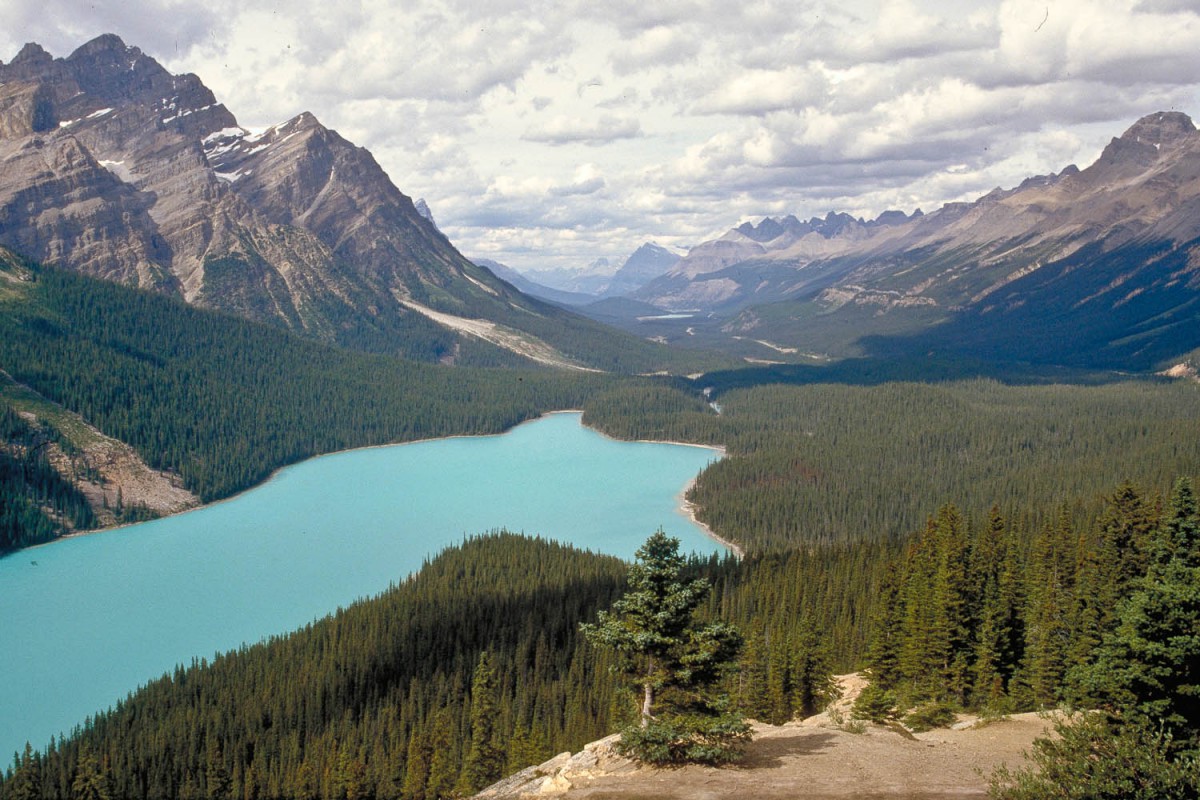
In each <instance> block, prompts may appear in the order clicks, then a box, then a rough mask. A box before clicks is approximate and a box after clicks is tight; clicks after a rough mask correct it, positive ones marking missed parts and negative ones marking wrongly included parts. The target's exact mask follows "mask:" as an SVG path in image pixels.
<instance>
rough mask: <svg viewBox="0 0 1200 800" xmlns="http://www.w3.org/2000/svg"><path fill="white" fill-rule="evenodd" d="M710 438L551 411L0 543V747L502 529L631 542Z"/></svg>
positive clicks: (655, 517) (680, 518) (691, 540)
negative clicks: (47, 536) (143, 514)
mask: <svg viewBox="0 0 1200 800" xmlns="http://www.w3.org/2000/svg"><path fill="white" fill-rule="evenodd" d="M719 457H720V454H719V453H718V452H717V451H714V450H711V449H707V448H698V447H689V446H684V445H671V444H649V443H640V442H638V443H635V442H619V441H615V440H612V439H609V438H607V437H604V436H602V435H600V434H598V433H596V432H595V431H592V430H589V429H587V428H584V427H583V426H582V425H581V424H580V415H579V414H577V413H563V414H552V415H549V416H546V417H543V418H541V419H539V420H535V421H532V422H528V423H526V424H524V425H520V426H518V427H517V428H515V429H513V430H512V431H510V432H508V433H506V434H503V435H500V436H486V437H462V438H451V439H438V440H433V441H426V442H417V443H412V444H404V445H395V446H389V447H379V448H369V449H364V450H353V451H349V452H344V453H336V454H333V455H328V456H322V457H320V458H315V459H312V460H309V461H306V462H304V463H302V464H298V465H295V466H292V467H289V468H287V469H284V470H282V471H280V472H279V473H277V474H276V475H275V476H274V477H273V478H272V479H271V480H269V481H267V482H266V483H265V484H263V485H262V486H259V487H257V488H255V489H253V490H251V491H248V492H245V493H244V494H241V495H239V496H237V497H235V498H233V499H231V500H228V501H225V502H222V503H217V504H215V505H211V506H207V507H205V508H201V509H197V510H195V511H190V512H187V513H185V514H180V515H177V516H174V517H170V518H167V519H161V520H155V521H153V522H147V523H142V524H139V525H132V526H129V527H126V528H121V529H117V530H112V531H105V532H102V533H96V534H92V535H87V536H80V537H76V538H72V539H67V540H63V541H59V542H55V543H53V544H49V545H45V546H42V547H37V548H32V549H28V550H22V551H19V552H17V553H15V554H12V555H9V556H7V557H5V558H0V643H2V644H0V756H2V757H3V763H4V765H5V766H7V764H8V763H11V761H10V760H9V759H10V758H11V754H12V753H13V752H14V751H16V750H19V749H21V748H23V747H24V743H25V741H26V740H28V741H30V742H31V743H32V744H33V745H34V747H35V748H42V747H44V746H45V745H46V744H47V742H48V741H49V739H50V737H51V736H52V735H58V734H59V733H60V732H63V731H70V729H71V728H72V727H74V726H75V725H76V724H79V723H81V722H82V721H83V720H84V718H85V717H86V716H87V715H89V714H91V713H95V712H96V711H97V710H99V709H102V708H105V707H107V706H109V705H111V704H112V703H113V702H115V701H117V700H118V699H120V698H122V697H124V696H125V695H126V694H127V693H128V692H129V691H131V690H132V689H134V688H136V687H137V686H139V685H141V684H143V683H145V682H146V681H148V680H151V679H154V678H156V677H158V676H160V675H161V674H163V673H164V672H166V671H169V670H171V669H173V668H174V666H175V665H176V664H179V663H184V664H186V663H189V662H190V661H191V660H192V659H193V658H194V657H207V658H211V657H212V656H213V655H214V654H215V653H218V652H223V651H226V650H229V649H231V648H236V647H238V646H240V645H241V644H243V643H253V642H257V641H259V640H261V639H263V638H264V637H267V636H271V635H274V634H280V633H284V632H287V631H290V630H294V629H296V628H298V627H301V626H303V625H304V624H305V623H307V622H310V621H311V620H313V619H316V618H318V617H321V616H324V615H325V614H328V613H330V612H332V611H334V610H336V609H337V608H338V607H339V606H345V605H348V604H349V603H351V602H353V601H354V600H356V599H358V598H362V597H365V596H370V595H373V594H376V593H378V592H380V591H382V590H384V589H386V588H387V587H388V585H389V584H391V583H394V582H398V581H400V580H402V579H404V578H405V577H406V576H407V575H408V574H410V573H411V572H413V571H416V570H418V569H419V568H420V567H421V564H422V562H423V561H424V560H425V559H426V558H427V557H429V556H432V555H434V554H436V553H437V552H438V551H439V550H441V549H442V548H444V547H445V546H447V545H450V544H454V543H457V542H461V541H462V539H463V538H464V536H469V535H475V534H480V533H486V532H488V531H491V530H495V529H499V528H507V529H508V530H511V531H516V532H525V533H528V534H535V535H539V536H543V537H545V538H552V539H557V540H559V541H564V542H569V543H572V544H575V545H577V546H579V547H583V548H588V549H591V550H595V551H600V552H604V553H610V554H613V555H617V556H620V557H623V558H630V557H632V555H633V553H634V551H635V550H636V549H637V548H638V546H639V545H640V544H641V543H642V542H643V541H644V540H645V539H646V537H647V536H649V535H650V534H651V533H653V532H654V531H655V530H656V529H658V528H660V527H661V528H663V529H664V530H665V531H666V532H667V533H669V534H671V535H673V536H677V537H678V538H679V539H680V540H681V541H682V544H683V550H684V551H696V552H701V553H711V552H716V551H723V550H724V548H723V547H722V546H721V545H719V544H717V543H716V542H715V541H713V540H712V539H710V538H708V537H706V536H705V535H704V532H703V531H702V530H701V529H700V528H699V527H698V526H696V525H695V524H694V523H692V522H691V521H690V520H689V519H688V518H687V517H686V516H685V515H684V514H683V513H682V511H681V510H680V503H681V496H680V493H681V492H682V490H683V488H684V487H685V485H686V484H687V483H688V482H689V481H690V480H691V479H692V478H694V477H695V476H696V474H697V473H698V472H699V471H700V470H701V469H703V467H704V466H705V465H706V464H708V463H710V462H711V461H713V460H715V459H717V458H719Z"/></svg>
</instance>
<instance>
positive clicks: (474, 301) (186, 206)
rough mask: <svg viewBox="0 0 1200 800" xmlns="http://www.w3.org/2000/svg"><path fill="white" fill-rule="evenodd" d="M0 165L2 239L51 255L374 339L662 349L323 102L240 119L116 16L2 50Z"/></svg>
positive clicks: (272, 318) (523, 347)
mask: <svg viewBox="0 0 1200 800" xmlns="http://www.w3.org/2000/svg"><path fill="white" fill-rule="evenodd" d="M0 165H2V168H0V246H3V247H6V248H8V249H9V250H11V251H13V252H15V253H17V254H19V255H21V256H23V257H26V258H30V259H33V260H35V261H38V262H41V263H44V264H48V265H51V266H57V267H62V268H67V269H71V270H76V271H79V272H82V273H85V274H88V275H92V276H97V277H101V278H105V279H109V280H114V281H119V282H121V283H125V284H129V285H133V286H138V287H141V288H145V289H151V290H154V291H159V292H164V293H168V294H174V295H177V296H179V297H181V298H182V299H184V300H186V301H187V302H189V303H193V304H196V305H200V306H205V307H208V308H213V309H220V310H224V311H229V312H232V313H235V314H238V315H242V316H246V317H249V318H252V319H255V320H260V321H265V322H270V323H272V324H276V325H280V326H283V327H286V328H289V329H292V330H295V331H299V332H303V333H305V334H308V335H311V336H314V337H316V338H320V339H323V340H326V341H332V342H336V343H339V344H342V345H346V346H351V347H355V348H359V349H365V350H373V351H384V352H394V353H399V354H403V355H408V356H412V357H417V358H422V359H426V360H441V361H447V362H453V361H467V362H470V361H472V360H474V361H476V362H480V363H492V362H497V361H499V362H503V361H505V360H506V359H507V360H510V361H512V360H514V359H515V360H522V359H524V358H529V357H531V354H533V353H537V354H539V355H538V357H537V358H536V359H535V360H541V361H547V362H550V363H557V364H567V365H570V364H575V365H579V366H587V365H593V366H594V365H595V364H593V363H592V361H593V359H592V354H591V350H592V349H593V348H594V346H595V344H596V343H597V342H599V343H600V344H601V348H600V349H601V350H608V351H609V352H610V354H611V352H615V351H618V350H619V351H621V352H625V353H629V354H639V353H640V355H635V358H634V359H633V361H634V362H637V363H636V365H634V366H631V368H634V369H645V368H649V367H655V366H659V365H657V364H656V363H654V362H655V360H656V359H657V358H658V357H657V356H653V355H648V354H647V353H646V352H640V350H645V348H647V347H649V344H648V343H645V342H638V341H637V340H635V339H633V338H632V337H629V336H626V335H623V334H618V333H616V332H614V331H608V330H606V329H604V328H602V327H601V326H599V325H597V324H596V323H594V322H592V321H590V320H586V319H583V318H580V317H578V316H576V315H573V314H570V313H567V312H564V311H562V310H560V309H558V308H557V307H554V306H550V305H546V304H544V303H541V302H539V301H537V300H534V299H531V298H529V297H527V296H525V295H524V294H522V293H521V292H519V291H516V290H514V288H513V287H511V286H510V285H509V284H507V283H505V282H503V281H500V280H498V279H497V278H496V277H495V276H493V274H492V273H491V272H489V271H488V270H486V269H483V268H481V267H478V266H476V265H475V264H473V263H471V262H470V261H469V260H467V259H466V258H464V257H463V256H462V255H461V254H460V253H459V252H458V251H457V250H456V249H455V248H454V246H453V245H452V244H451V243H450V242H449V240H447V238H446V237H445V236H444V235H443V234H442V233H441V232H440V231H439V230H438V229H437V227H436V225H435V224H434V223H433V218H432V214H431V213H430V212H429V209H428V206H426V205H425V204H424V203H422V204H421V205H420V207H418V206H416V205H414V203H413V202H412V200H411V199H410V198H409V197H407V196H406V195H404V194H403V193H402V192H401V191H400V190H399V189H397V188H396V187H395V186H394V185H393V184H392V183H391V181H390V180H389V179H388V177H387V175H386V174H385V173H384V171H383V170H382V169H381V168H380V166H379V164H378V163H376V161H375V159H374V158H373V157H372V155H371V154H370V153H369V152H368V151H367V150H365V149H363V148H361V147H356V146H355V145H353V144H351V143H350V142H348V141H346V140H345V139H344V138H342V137H341V136H340V135H338V133H337V132H336V131H333V130H330V129H329V128H326V127H325V126H324V125H322V124H321V123H320V122H319V121H318V120H317V119H316V118H315V117H314V116H313V115H312V114H309V113H302V114H299V115H298V116H296V117H294V118H292V119H290V120H287V121H286V122H283V123H281V124H278V125H275V126H272V127H270V128H268V129H266V130H265V131H261V132H251V131H248V130H247V129H245V128H242V127H240V126H239V125H238V123H237V121H236V119H235V118H234V116H233V114H232V113H230V112H229V110H228V109H226V108H225V106H224V105H222V104H221V103H219V102H218V101H217V100H216V98H215V97H214V96H213V93H212V92H211V91H209V90H208V89H207V88H206V87H205V86H204V84H203V83H201V81H200V79H199V78H198V77H196V76H195V75H172V74H170V73H169V72H167V70H165V69H164V68H163V67H162V66H161V65H159V64H158V63H157V62H156V61H155V60H154V59H153V58H150V57H149V56H147V55H146V54H144V53H142V51H140V50H139V49H138V48H136V47H129V46H126V45H125V43H124V42H122V41H121V39H119V38H118V37H116V36H113V35H105V36H100V37H98V38H96V39H94V40H92V41H90V42H88V43H87V44H84V45H83V46H82V47H80V48H79V49H78V50H76V51H75V52H74V53H72V54H71V55H70V56H68V57H67V58H59V59H56V58H53V57H51V55H50V54H49V53H47V52H46V51H45V50H44V49H42V48H41V47H40V46H38V45H36V44H28V45H26V46H25V47H24V48H23V49H22V50H21V51H20V52H19V53H18V54H17V56H16V57H15V58H14V59H13V60H12V61H11V62H10V63H8V64H3V63H0ZM468 345H469V346H468ZM513 352H517V353H519V354H521V355H520V358H517V357H514V356H513V355H512V353H513ZM643 356H644V357H645V358H643ZM601 360H603V361H604V362H605V364H606V366H608V365H611V363H612V362H613V358H611V357H604V358H602V359H601Z"/></svg>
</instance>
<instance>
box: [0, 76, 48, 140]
mask: <svg viewBox="0 0 1200 800" xmlns="http://www.w3.org/2000/svg"><path fill="white" fill-rule="evenodd" d="M56 124H57V120H56V119H55V118H54V101H53V99H52V98H51V96H50V93H49V92H48V91H47V90H46V88H45V87H44V86H42V85H40V84H37V83H24V82H21V81H16V82H13V83H8V84H5V85H4V86H0V139H19V138H21V137H24V136H30V135H32V134H35V133H44V132H46V131H50V130H53V129H54V127H55V126H56Z"/></svg>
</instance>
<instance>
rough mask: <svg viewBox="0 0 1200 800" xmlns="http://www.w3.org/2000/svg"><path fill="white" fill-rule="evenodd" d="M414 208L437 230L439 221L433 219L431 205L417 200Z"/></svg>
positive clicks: (422, 199)
mask: <svg viewBox="0 0 1200 800" xmlns="http://www.w3.org/2000/svg"><path fill="white" fill-rule="evenodd" d="M413 207H414V208H415V209H417V213H418V214H420V215H421V216H422V217H424V218H425V219H426V220H427V221H428V222H429V224H430V225H432V226H433V227H435V228H437V226H438V224H437V220H435V219H434V218H433V212H432V211H431V210H430V209H429V204H428V203H426V202H425V198H424V197H419V198H417V202H416V203H414V204H413ZM438 230H441V228H438ZM475 263H479V262H475Z"/></svg>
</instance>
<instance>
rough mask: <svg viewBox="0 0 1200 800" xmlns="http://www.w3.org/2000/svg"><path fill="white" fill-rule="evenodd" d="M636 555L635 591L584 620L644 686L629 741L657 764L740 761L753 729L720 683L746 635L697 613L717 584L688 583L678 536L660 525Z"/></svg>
mask: <svg viewBox="0 0 1200 800" xmlns="http://www.w3.org/2000/svg"><path fill="white" fill-rule="evenodd" d="M636 556H637V560H636V562H635V563H634V564H633V565H632V566H631V567H630V569H629V586H630V588H629V591H628V592H626V593H625V595H624V596H622V597H621V598H619V599H618V600H617V601H616V602H614V603H613V606H612V610H611V611H601V612H600V613H599V618H598V622H596V623H595V624H587V623H585V624H583V625H581V630H582V631H583V632H584V634H585V636H586V637H587V638H588V639H589V640H590V641H591V642H592V643H593V644H595V645H598V646H601V647H606V648H611V649H613V650H615V651H616V652H617V653H618V655H619V656H620V658H621V661H620V663H619V665H618V668H619V669H621V670H622V671H623V672H624V673H625V675H626V676H627V677H628V678H629V679H630V681H631V682H632V683H633V684H634V685H635V686H637V687H638V689H639V690H640V695H641V708H640V714H639V724H638V725H637V726H634V727H631V728H627V729H626V730H625V731H623V733H622V746H623V748H624V749H625V751H626V752H628V753H630V754H632V755H633V756H635V757H636V758H639V759H640V760H643V761H647V762H651V763H671V762H682V761H700V762H709V763H720V762H725V761H730V760H734V759H736V758H738V757H739V756H740V747H741V745H742V743H744V742H745V741H746V740H747V739H748V738H749V727H748V726H747V725H746V724H745V722H744V721H743V720H742V719H741V716H740V715H738V714H735V713H733V712H731V711H729V709H728V702H727V699H726V698H724V697H722V696H719V695H718V694H716V692H715V691H714V690H713V686H714V684H715V683H716V682H717V680H718V679H719V678H720V677H721V675H722V674H723V673H724V672H725V671H726V670H727V668H728V667H730V666H731V665H732V664H734V663H735V661H736V659H737V655H738V652H739V651H740V649H741V645H742V641H741V637H740V636H739V635H738V633H737V631H736V630H735V629H734V628H733V627H732V626H730V625H728V624H726V623H723V622H710V623H708V624H706V625H701V624H699V623H698V622H697V621H696V620H695V619H694V614H695V612H696V610H697V608H698V607H699V606H700V604H701V603H702V602H703V601H704V598H705V597H706V595H707V594H708V592H709V589H710V587H709V583H708V581H706V580H704V579H702V578H697V579H694V580H691V581H686V582H685V580H684V578H683V576H682V572H683V569H684V566H685V560H684V558H683V557H682V556H681V555H680V554H679V540H678V539H675V538H672V537H668V536H667V535H666V534H665V533H664V532H663V531H662V530H659V531H657V532H655V533H654V534H653V535H651V536H650V538H649V539H647V540H646V542H645V544H643V545H642V546H641V547H640V548H639V549H638V551H637V553H636ZM660 706H661V708H660Z"/></svg>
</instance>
